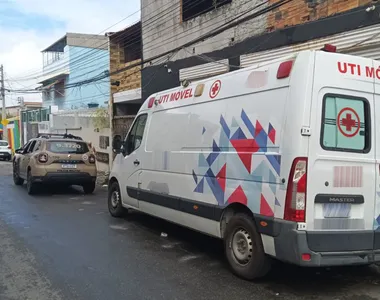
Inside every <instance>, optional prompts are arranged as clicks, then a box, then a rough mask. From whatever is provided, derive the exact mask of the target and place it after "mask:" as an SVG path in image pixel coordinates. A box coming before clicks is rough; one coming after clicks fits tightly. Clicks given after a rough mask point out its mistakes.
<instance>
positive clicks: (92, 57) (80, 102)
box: [59, 46, 110, 109]
mask: <svg viewBox="0 0 380 300" xmlns="http://www.w3.org/2000/svg"><path fill="white" fill-rule="evenodd" d="M67 48H68V49H65V52H66V51H67V52H68V54H69V63H70V75H68V76H67V81H66V85H67V84H72V83H76V82H79V81H83V80H87V79H91V78H94V77H96V76H98V75H100V74H103V73H104V72H105V71H108V70H109V61H110V59H109V51H108V50H102V49H90V48H82V47H73V46H67ZM109 96H110V78H109V77H107V78H105V79H102V80H100V81H96V82H93V83H90V84H86V85H82V86H80V87H74V88H70V89H66V90H65V100H64V101H62V102H63V103H62V104H63V105H60V109H78V108H87V107H88V105H87V104H88V103H98V104H99V107H105V106H107V104H105V102H107V103H108V101H109ZM59 102H61V101H59Z"/></svg>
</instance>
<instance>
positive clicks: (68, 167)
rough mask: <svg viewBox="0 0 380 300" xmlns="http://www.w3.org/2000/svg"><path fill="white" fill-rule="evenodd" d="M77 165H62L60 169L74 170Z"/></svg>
mask: <svg viewBox="0 0 380 300" xmlns="http://www.w3.org/2000/svg"><path fill="white" fill-rule="evenodd" d="M76 168H77V165H62V169H76Z"/></svg>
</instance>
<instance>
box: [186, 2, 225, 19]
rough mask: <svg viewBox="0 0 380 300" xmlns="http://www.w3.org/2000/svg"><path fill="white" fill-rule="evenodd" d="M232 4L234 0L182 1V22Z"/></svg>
mask: <svg viewBox="0 0 380 300" xmlns="http://www.w3.org/2000/svg"><path fill="white" fill-rule="evenodd" d="M231 2H232V0H198V1H194V0H182V21H187V20H190V19H192V18H195V17H197V16H199V15H202V14H205V13H207V12H209V11H212V10H213V9H217V8H219V7H221V6H223V5H226V4H229V3H231Z"/></svg>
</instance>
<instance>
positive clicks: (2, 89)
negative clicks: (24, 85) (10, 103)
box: [0, 65, 8, 141]
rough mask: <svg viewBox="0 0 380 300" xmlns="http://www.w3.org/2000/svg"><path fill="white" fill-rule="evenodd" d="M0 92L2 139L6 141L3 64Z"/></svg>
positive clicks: (0, 68) (0, 69) (1, 67)
mask: <svg viewBox="0 0 380 300" xmlns="http://www.w3.org/2000/svg"><path fill="white" fill-rule="evenodd" d="M0 76H1V78H0V92H1V100H2V101H3V108H2V110H1V112H2V121H1V123H2V124H3V140H6V141H8V129H7V124H6V122H5V120H6V118H7V112H6V107H5V87H4V67H3V65H1V66H0Z"/></svg>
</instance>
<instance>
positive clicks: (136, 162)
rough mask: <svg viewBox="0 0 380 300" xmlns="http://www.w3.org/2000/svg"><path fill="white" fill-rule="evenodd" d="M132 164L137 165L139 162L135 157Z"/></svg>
mask: <svg viewBox="0 0 380 300" xmlns="http://www.w3.org/2000/svg"><path fill="white" fill-rule="evenodd" d="M133 163H134V165H135V166H136V167H137V166H138V165H139V164H140V162H139V161H138V160H137V159H136V160H135V161H134V162H133Z"/></svg>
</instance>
